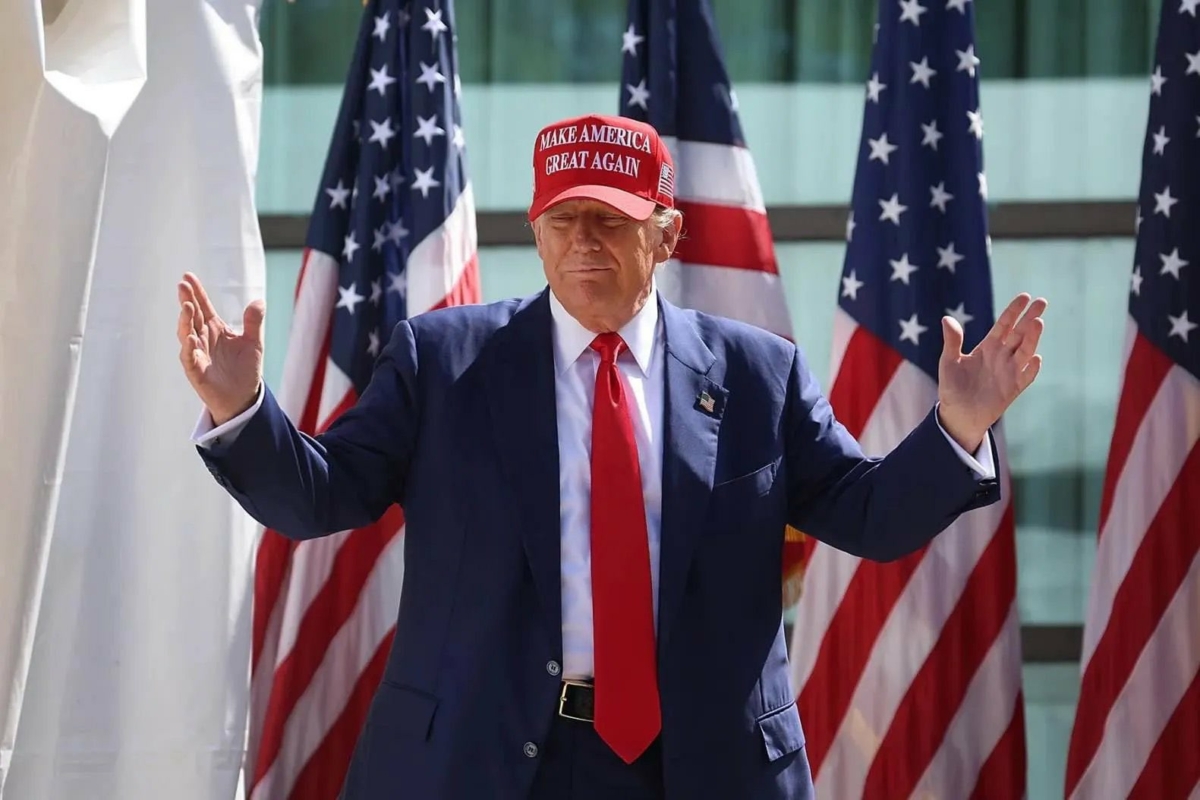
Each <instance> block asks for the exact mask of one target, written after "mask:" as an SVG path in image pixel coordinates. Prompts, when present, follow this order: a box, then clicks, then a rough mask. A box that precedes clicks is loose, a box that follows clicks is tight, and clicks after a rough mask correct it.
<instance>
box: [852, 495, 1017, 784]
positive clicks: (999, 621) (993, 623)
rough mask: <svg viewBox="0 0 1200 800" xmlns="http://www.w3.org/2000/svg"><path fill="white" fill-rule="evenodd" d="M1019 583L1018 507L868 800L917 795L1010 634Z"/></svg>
mask: <svg viewBox="0 0 1200 800" xmlns="http://www.w3.org/2000/svg"><path fill="white" fill-rule="evenodd" d="M963 566H966V565H963ZM1016 580H1017V568H1016V552H1015V546H1014V542H1013V507H1012V504H1011V503H1010V504H1008V506H1007V507H1006V508H1005V510H1004V516H1003V517H1002V518H1001V520H1000V525H999V530H998V531H997V532H996V533H994V534H993V535H992V537H991V541H989V542H988V545H987V547H986V548H985V549H984V551H983V553H982V555H980V557H979V560H978V561H977V562H976V563H975V566H974V568H973V569H972V570H971V574H970V576H969V577H968V578H967V582H966V585H965V586H964V587H963V592H962V594H961V595H959V598H958V602H957V603H955V605H954V609H953V610H952V611H951V612H950V615H949V616H948V617H947V618H946V621H945V622H944V623H943V624H942V628H941V631H940V633H939V635H938V639H937V643H936V644H934V646H933V649H932V650H931V651H930V652H929V655H928V656H927V657H926V659H925V663H924V664H922V665H921V669H920V670H919V671H918V672H917V674H916V675H915V676H914V677H913V680H912V682H911V683H910V684H909V686H908V691H907V692H906V693H905V695H904V699H903V700H902V701H901V702H900V705H899V706H898V707H897V708H896V713H895V715H894V716H893V717H892V722H891V724H890V725H889V726H888V730H887V733H886V734H885V735H884V737H883V741H882V742H881V743H880V746H879V749H878V751H877V752H876V754H875V758H874V760H873V761H872V762H871V768H870V770H869V771H868V772H867V781H866V785H865V789H864V792H863V797H864V798H892V797H908V796H909V795H910V794H912V792H913V789H915V788H916V785H917V782H918V781H919V780H920V779H921V776H922V775H923V774H924V772H925V769H926V768H927V767H928V766H929V762H930V760H932V759H933V757H934V756H935V755H936V754H937V751H938V748H940V747H941V746H942V740H943V738H944V736H945V734H946V729H947V728H948V727H949V726H950V723H951V722H952V721H953V720H954V715H955V713H956V712H957V711H958V709H959V707H960V706H961V704H962V702H963V698H964V697H965V696H966V694H967V689H968V688H969V687H970V684H971V680H972V679H973V678H974V677H975V673H976V672H977V671H978V669H979V665H980V664H982V663H983V660H984V658H986V657H987V654H988V651H990V650H991V648H992V646H993V645H994V644H995V642H996V639H997V637H998V636H999V635H1000V632H1001V630H1002V629H1003V628H1004V623H1005V621H1006V620H1007V619H1008V616H1009V611H1010V610H1011V608H1012V603H1013V600H1014V599H1015V597H1016ZM992 796H994V797H997V798H999V797H1000V796H999V795H992ZM1017 797H1018V798H1019V797H1020V795H1017Z"/></svg>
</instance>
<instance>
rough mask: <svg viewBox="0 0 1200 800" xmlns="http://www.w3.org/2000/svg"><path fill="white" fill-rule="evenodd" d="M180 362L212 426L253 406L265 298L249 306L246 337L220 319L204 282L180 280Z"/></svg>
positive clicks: (258, 377)
mask: <svg viewBox="0 0 1200 800" xmlns="http://www.w3.org/2000/svg"><path fill="white" fill-rule="evenodd" d="M179 306H180V308H179V328H178V332H177V333H178V336H179V347H180V350H179V360H180V362H182V364H183V371H184V373H185V374H186V375H187V379H188V381H189V382H190V383H191V384H192V388H193V389H195V390H196V394H197V395H199V396H200V401H201V402H202V403H204V405H205V407H207V408H208V411H209V413H210V414H211V415H212V418H213V423H214V424H215V425H220V424H222V423H224V422H228V421H229V420H231V419H233V418H234V417H236V416H237V415H238V414H240V413H242V412H243V411H245V410H246V409H248V408H249V407H250V406H252V405H254V400H255V398H256V397H257V395H258V387H259V383H260V382H261V381H262V363H263V330H262V324H263V317H264V315H265V313H266V307H265V304H264V303H263V301H262V300H255V301H253V302H251V303H250V305H248V306H246V310H245V311H244V312H243V314H242V333H240V334H239V333H237V332H236V331H234V330H233V328H231V327H229V325H228V324H227V323H226V322H225V321H224V320H223V319H221V318H220V317H219V316H218V315H217V311H216V309H215V308H213V304H212V302H211V301H210V300H209V299H208V294H207V293H206V292H205V291H204V287H203V286H202V285H201V284H200V279H199V278H197V277H196V276H195V275H193V274H192V273H190V272H189V273H186V274H184V276H183V280H182V281H180V282H179Z"/></svg>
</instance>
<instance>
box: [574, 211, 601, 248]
mask: <svg viewBox="0 0 1200 800" xmlns="http://www.w3.org/2000/svg"><path fill="white" fill-rule="evenodd" d="M571 243H572V244H573V245H574V246H575V247H578V248H580V249H585V250H595V249H596V248H598V247H599V246H600V237H599V236H597V235H596V223H595V221H594V220H591V219H589V218H588V217H580V218H579V219H578V220H576V221H575V229H574V230H573V231H572V236H571Z"/></svg>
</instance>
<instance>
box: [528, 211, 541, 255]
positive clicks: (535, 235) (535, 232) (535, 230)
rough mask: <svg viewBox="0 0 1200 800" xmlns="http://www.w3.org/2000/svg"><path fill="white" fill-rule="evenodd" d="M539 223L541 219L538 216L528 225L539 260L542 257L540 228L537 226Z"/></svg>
mask: <svg viewBox="0 0 1200 800" xmlns="http://www.w3.org/2000/svg"><path fill="white" fill-rule="evenodd" d="M541 221H542V218H541V217H540V216H539V217H535V218H534V219H533V221H532V222H530V223H529V227H531V228H533V244H534V246H535V247H536V248H537V253H538V257H539V258H540V257H541V255H542V227H541V225H540V224H539V223H540V222H541Z"/></svg>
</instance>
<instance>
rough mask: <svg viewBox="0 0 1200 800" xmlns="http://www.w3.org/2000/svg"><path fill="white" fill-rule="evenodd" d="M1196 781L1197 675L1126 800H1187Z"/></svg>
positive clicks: (1199, 760)
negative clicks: (1178, 798)
mask: <svg viewBox="0 0 1200 800" xmlns="http://www.w3.org/2000/svg"><path fill="white" fill-rule="evenodd" d="M1198 781H1200V671H1197V672H1196V674H1195V675H1193V676H1192V682H1191V684H1190V685H1189V686H1188V689H1187V691H1186V692H1184V694H1183V696H1182V697H1181V698H1179V705H1177V706H1175V711H1174V712H1173V713H1172V714H1171V718H1170V719H1169V720H1167V726H1166V727H1165V728H1164V729H1163V732H1162V735H1161V736H1159V738H1158V742H1156V743H1155V745H1154V749H1153V750H1151V751H1150V756H1149V758H1147V759H1146V764H1145V766H1144V767H1143V768H1142V773H1141V775H1140V776H1138V781H1137V783H1135V784H1134V785H1133V789H1132V791H1130V793H1129V798H1128V800H1161V799H1162V798H1169V797H1187V796H1188V792H1189V791H1191V790H1192V788H1193V787H1195V786H1196V783H1197V782H1198Z"/></svg>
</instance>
